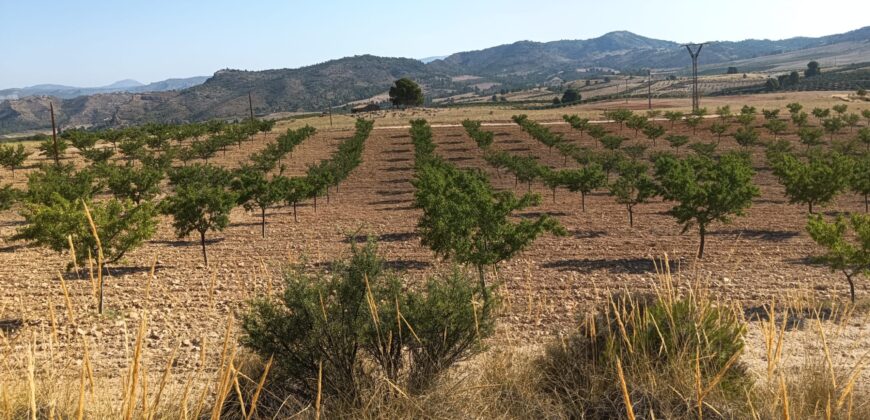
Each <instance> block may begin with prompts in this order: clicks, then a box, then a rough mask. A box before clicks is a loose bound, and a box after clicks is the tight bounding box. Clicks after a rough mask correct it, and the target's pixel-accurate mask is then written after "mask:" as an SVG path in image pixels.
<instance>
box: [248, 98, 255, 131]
mask: <svg viewBox="0 0 870 420" xmlns="http://www.w3.org/2000/svg"><path fill="white" fill-rule="evenodd" d="M248 109H249V110H250V111H251V123H252V124H253V123H254V101H253V99H251V91H250V90H249V91H248Z"/></svg>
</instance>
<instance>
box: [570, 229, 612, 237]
mask: <svg viewBox="0 0 870 420" xmlns="http://www.w3.org/2000/svg"><path fill="white" fill-rule="evenodd" d="M568 233H569V234H571V236H573V237H574V239H593V238H600V237H602V236H607V232H606V231H603V230H580V229H576V230H572V231H569V232H568Z"/></svg>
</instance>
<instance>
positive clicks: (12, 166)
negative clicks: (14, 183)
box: [0, 144, 31, 179]
mask: <svg viewBox="0 0 870 420" xmlns="http://www.w3.org/2000/svg"><path fill="white" fill-rule="evenodd" d="M30 155H31V152H28V151H26V150H25V149H24V145H23V144H19V145H18V146H17V147H13V146H12V145H0V166H3V167H4V168H6V169H9V170H10V171H12V179H15V170H16V169H18V168H21V165H23V164H24V161H25V160H27V157H28V156H30Z"/></svg>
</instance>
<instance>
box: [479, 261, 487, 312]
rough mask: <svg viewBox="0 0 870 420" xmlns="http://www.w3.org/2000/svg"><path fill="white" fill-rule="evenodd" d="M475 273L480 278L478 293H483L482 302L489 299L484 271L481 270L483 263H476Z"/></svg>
mask: <svg viewBox="0 0 870 420" xmlns="http://www.w3.org/2000/svg"><path fill="white" fill-rule="evenodd" d="M477 275H478V276H479V279H480V293H481V294H482V295H483V301H484V303H485V302H487V301H489V292H487V290H486V273H485V272H484V270H483V265H480V264H478V266H477Z"/></svg>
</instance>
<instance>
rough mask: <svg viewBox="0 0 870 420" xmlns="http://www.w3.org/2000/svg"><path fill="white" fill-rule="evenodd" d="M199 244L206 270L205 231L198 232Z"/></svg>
mask: <svg viewBox="0 0 870 420" xmlns="http://www.w3.org/2000/svg"><path fill="white" fill-rule="evenodd" d="M199 244H200V245H201V246H202V260H203V261H204V262H205V267H206V268H208V254H206V253H205V231H200V232H199Z"/></svg>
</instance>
